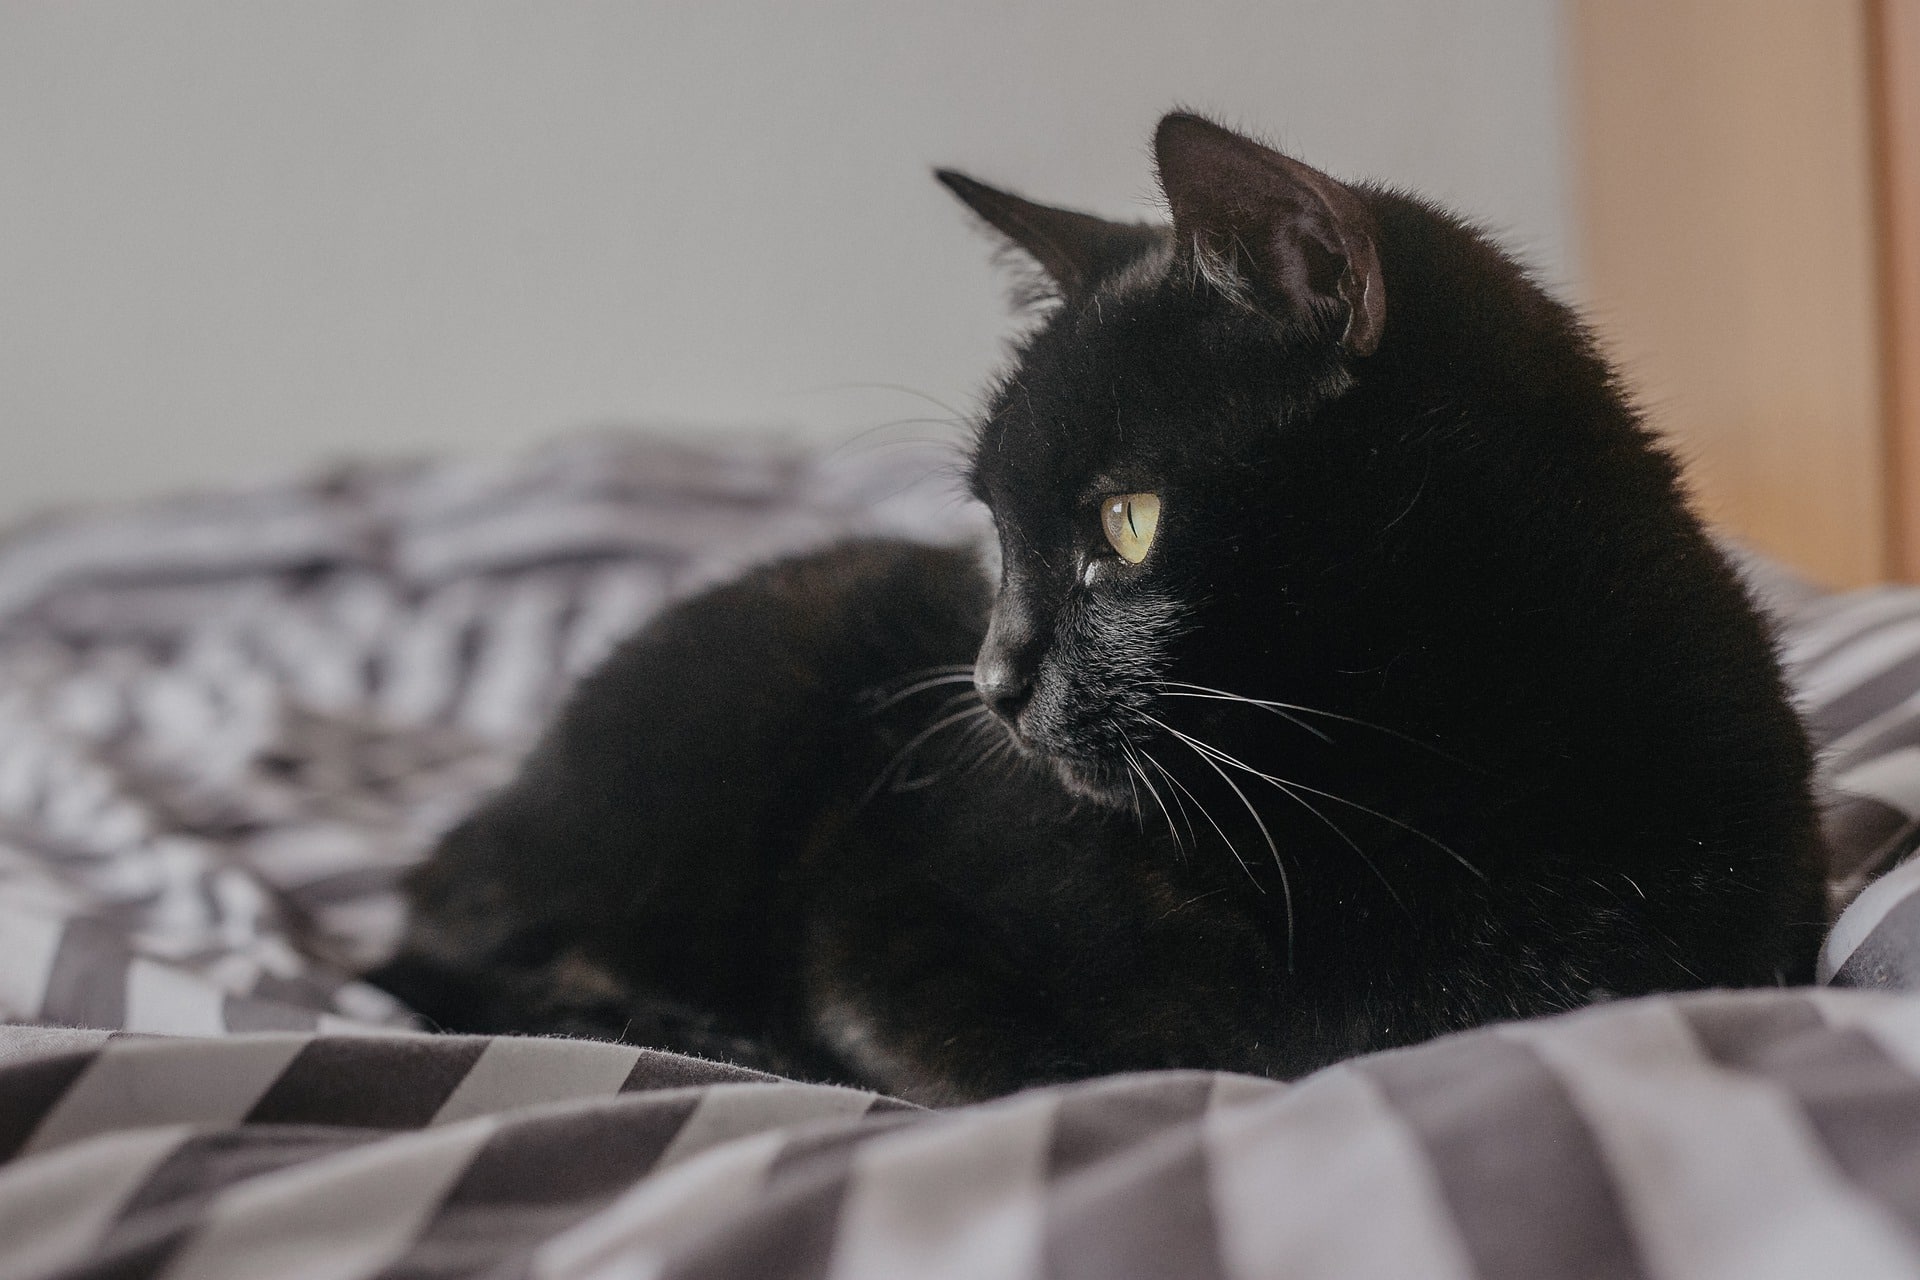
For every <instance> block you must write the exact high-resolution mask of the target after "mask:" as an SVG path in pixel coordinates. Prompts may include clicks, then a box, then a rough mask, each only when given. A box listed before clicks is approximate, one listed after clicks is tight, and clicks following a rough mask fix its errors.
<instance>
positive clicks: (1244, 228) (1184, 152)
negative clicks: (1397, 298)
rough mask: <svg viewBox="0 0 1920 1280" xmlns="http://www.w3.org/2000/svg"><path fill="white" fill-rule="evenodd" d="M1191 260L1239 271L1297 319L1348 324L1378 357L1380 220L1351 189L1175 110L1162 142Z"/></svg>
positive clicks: (1347, 340) (1345, 332)
mask: <svg viewBox="0 0 1920 1280" xmlns="http://www.w3.org/2000/svg"><path fill="white" fill-rule="evenodd" d="M1153 149H1154V156H1155V159H1156V160H1157V162H1158V164H1159V169H1160V186H1161V189H1162V190H1163V191H1165V192H1166V195H1167V203H1168V205H1170V206H1171V207H1172V210H1173V230H1174V237H1175V241H1176V243H1177V244H1178V245H1179V246H1180V251H1181V252H1182V253H1191V254H1194V255H1196V258H1197V259H1198V264H1199V265H1200V266H1201V268H1202V269H1203V270H1204V269H1207V268H1208V267H1209V266H1210V265H1212V264H1216V263H1225V264H1230V265H1231V266H1232V268H1233V271H1234V273H1235V274H1236V275H1237V276H1238V277H1239V278H1240V279H1243V280H1245V281H1247V282H1248V283H1250V284H1252V285H1253V286H1254V287H1255V288H1256V289H1257V290H1258V291H1259V292H1260V293H1261V294H1262V295H1263V296H1264V298H1265V299H1267V300H1271V301H1277V302H1278V303H1280V305H1281V306H1282V307H1283V308H1284V309H1285V311H1286V313H1287V317H1288V318H1289V319H1290V320H1293V321H1296V322H1299V323H1303V324H1310V323H1313V322H1314V320H1315V319H1316V318H1319V317H1324V316H1327V315H1329V314H1331V315H1334V316H1337V317H1340V322H1341V323H1342V325H1343V327H1342V330H1341V335H1340V344H1341V345H1342V346H1343V347H1345V348H1346V349H1347V351H1348V352H1350V353H1351V354H1353V355H1356V356H1364V355H1371V354H1372V353H1373V351H1374V350H1375V348H1377V347H1378V346H1379V345H1380V334H1381V331H1382V330H1383V329H1385V328H1386V323H1387V291H1386V287H1385V285H1384V284H1383V283H1382V281H1381V276H1380V253H1379V250H1378V248H1377V247H1376V246H1375V243H1374V241H1375V236H1376V231H1375V228H1374V222H1373V216H1372V214H1371V213H1370V212H1369V211H1368V209H1367V206H1366V203H1365V202H1364V201H1362V200H1361V198H1360V197H1359V195H1358V194H1357V193H1355V192H1354V191H1353V190H1352V189H1351V188H1349V187H1345V186H1342V185H1341V184H1340V183H1339V182H1336V181H1335V180H1334V179H1332V178H1329V177H1328V176H1327V175H1326V174H1324V173H1321V172H1320V171H1319V170H1318V169H1315V168H1312V167H1310V166H1308V165H1304V164H1301V163H1300V162H1299V161H1298V160H1295V159H1293V158H1292V157H1290V156H1283V155H1281V154H1280V153H1279V152H1278V151H1275V150H1273V149H1272V148H1270V147H1264V146H1262V145H1260V144H1259V143H1258V142H1255V141H1254V140H1253V139H1251V138H1245V137H1242V136H1241V135H1239V134H1237V133H1234V132H1233V131H1232V130H1230V129H1223V128H1221V127H1220V126H1219V125H1217V124H1214V123H1213V122H1212V121H1211V120H1204V119H1202V118H1201V117H1199V116H1196V115H1188V114H1186V113H1185V112H1175V113H1174V114H1173V115H1170V116H1168V117H1166V119H1164V120H1162V121H1161V122H1160V128H1159V129H1158V130H1157V131H1156V132H1155V134H1154V138H1153Z"/></svg>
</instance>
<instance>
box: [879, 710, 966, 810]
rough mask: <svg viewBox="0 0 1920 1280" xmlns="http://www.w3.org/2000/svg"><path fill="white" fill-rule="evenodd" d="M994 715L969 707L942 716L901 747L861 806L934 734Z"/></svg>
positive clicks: (882, 771)
mask: <svg viewBox="0 0 1920 1280" xmlns="http://www.w3.org/2000/svg"><path fill="white" fill-rule="evenodd" d="M949 705H951V704H949ZM992 714H993V713H992V712H991V711H989V710H988V709H987V708H986V707H985V706H977V707H967V708H965V709H963V710H960V711H956V712H954V713H953V714H952V715H948V716H942V717H941V718H940V719H938V720H936V721H934V722H933V723H932V724H930V725H928V726H927V727H926V728H924V729H922V730H921V731H920V732H919V733H916V734H914V735H913V737H911V738H909V739H908V740H907V745H906V746H904V747H901V748H900V750H899V751H898V752H896V753H895V754H894V757H893V759H892V760H890V761H888V762H887V767H886V768H884V769H882V770H881V771H880V776H879V777H877V778H875V779H874V780H873V785H872V786H870V787H868V788H867V791H866V794H865V795H863V796H861V797H860V804H861V805H865V804H866V803H867V802H868V801H870V800H872V799H873V798H874V797H875V796H877V795H879V794H880V789H881V788H882V787H884V786H885V785H886V784H887V780H888V779H889V778H891V777H892V776H893V775H894V773H895V772H896V771H898V769H899V768H900V764H901V762H902V761H904V760H905V759H907V757H909V756H910V755H912V754H913V753H914V751H916V750H918V749H919V747H920V744H921V743H923V742H925V741H927V739H929V738H931V737H933V735H934V734H936V733H939V732H940V731H941V730H942V729H946V728H949V727H951V726H953V725H956V724H959V723H960V722H961V721H963V720H971V719H975V718H977V717H979V716H986V715H992Z"/></svg>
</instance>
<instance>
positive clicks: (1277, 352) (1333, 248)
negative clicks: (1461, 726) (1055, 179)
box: [940, 114, 1605, 804]
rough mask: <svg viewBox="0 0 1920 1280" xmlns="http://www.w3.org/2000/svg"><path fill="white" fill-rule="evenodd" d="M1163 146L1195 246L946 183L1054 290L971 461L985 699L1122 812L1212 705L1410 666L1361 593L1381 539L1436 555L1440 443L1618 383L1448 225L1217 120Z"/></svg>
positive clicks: (1171, 127)
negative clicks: (1575, 374)
mask: <svg viewBox="0 0 1920 1280" xmlns="http://www.w3.org/2000/svg"><path fill="white" fill-rule="evenodd" d="M1154 144H1155V152H1156V159H1157V162H1158V170H1159V178H1160V184H1161V188H1162V190H1163V192H1164V194H1165V197H1166V201H1167V204H1168V206H1169V208H1170V211H1171V213H1172V224H1171V226H1152V225H1144V224H1137V223H1115V222H1108V221H1104V220H1102V219H1099V218H1095V217H1092V216H1090V215H1087V214H1082V213H1076V212H1070V211H1067V210H1063V209H1054V208H1048V207H1045V206H1042V205H1038V204H1034V203H1032V202H1030V201H1027V200H1024V199H1022V198H1020V197H1018V196H1014V195H1011V194H1009V193H1006V192H1002V191H998V190H995V189H994V188H991V187H988V186H985V185H983V184H981V183H978V182H976V181H974V180H972V179H970V178H966V177H963V176H961V175H958V174H953V173H946V172H943V173H941V174H940V177H941V180H942V181H943V182H945V183H946V184H947V185H948V186H949V187H950V188H951V189H952V190H953V191H954V192H955V193H956V194H957V195H958V196H959V197H960V198H961V199H962V200H963V201H965V202H966V203H967V204H968V205H969V206H970V207H971V208H972V209H973V210H974V211H975V212H976V213H978V214H979V215H980V216H981V217H982V218H983V219H984V220H985V221H986V222H987V223H989V224H990V225H991V226H992V227H993V228H994V229H996V230H997V231H998V232H999V233H1000V234H1001V235H1003V236H1004V237H1005V238H1006V240H1007V241H1008V242H1009V243H1010V245H1011V246H1012V247H1013V248H1015V249H1017V250H1019V251H1021V252H1023V253H1024V254H1026V255H1027V256H1028V257H1030V258H1031V259H1032V261H1033V263H1034V264H1035V265H1037V267H1038V268H1039V269H1040V270H1041V271H1042V272H1043V273H1044V276H1045V279H1046V280H1047V281H1048V282H1049V283H1050V285H1051V289H1052V292H1053V294H1054V295H1055V296H1054V299H1053V301H1052V302H1051V303H1050V304H1049V309H1047V310H1045V311H1043V312H1041V314H1040V316H1039V319H1038V322H1037V323H1036V324H1035V326H1034V328H1033V329H1032V331H1031V332H1030V333H1028V334H1027V335H1026V337H1025V338H1024V339H1023V340H1022V342H1021V343H1020V345H1019V348H1018V350H1017V351H1016V353H1015V358H1014V361H1013V363H1012V366H1011V368H1010V369H1009V371H1008V372H1007V373H1006V374H1005V375H1004V377H1003V378H1002V379H1001V380H1000V382H999V383H998V385H997V386H996V388H995V389H994V390H993V391H992V393H991V395H990V397H989V399H988V401H987V403H986V406H985V410H984V413H983V415H982V418H981V421H980V427H979V432H978V437H977V440H976V443H975V447H974V451H973V457H972V464H971V475H970V479H971V486H972V489H973V492H974V493H975V494H976V495H977V496H978V497H979V498H980V499H981V500H982V501H983V502H985V503H986V504H987V506H988V507H989V508H991V510H992V512H993V515H994V519H995V522H996V525H997V527H998V534H999V543H1000V550H1001V562H1002V577H1001V581H1000V583H999V586H998V593H997V596H996V599H995V603H994V607H993V613H992V621H991V625H990V627H989V630H988V633H987V636H986V639H985V642H984V643H983V645H982V647H981V649H980V652H979V656H978V661H977V665H976V686H977V688H978V690H979V692H980V694H981V696H982V698H983V699H984V700H985V701H986V703H987V704H988V705H989V706H990V707H991V708H992V709H993V710H994V712H995V713H996V714H997V715H998V717H999V718H1000V720H1001V721H1002V722H1004V724H1005V725H1006V726H1007V727H1008V729H1009V730H1010V731H1011V733H1012V734H1013V736H1014V738H1015V740H1016V741H1017V742H1018V743H1019V744H1020V745H1021V746H1022V748H1024V749H1025V750H1026V751H1027V753H1028V754H1030V755H1031V756H1034V757H1036V758H1039V759H1043V760H1045V761H1047V762H1048V763H1049V764H1050V765H1051V766H1052V767H1053V769H1054V770H1055V772H1056V773H1057V774H1058V775H1059V776H1060V777H1061V779H1062V780H1063V781H1064V782H1065V783H1066V784H1067V785H1068V786H1069V787H1070V788H1071V789H1073V790H1075V791H1076V792H1078V793H1080V794H1082V795H1084V796H1087V797H1090V798H1093V799H1096V800H1099V801H1102V802H1105V803H1111V804H1123V803H1126V802H1127V801H1128V798H1129V796H1130V792H1131V786H1132V784H1131V779H1130V775H1134V774H1136V773H1137V772H1138V769H1139V762H1138V754H1137V752H1136V750H1135V749H1136V748H1138V747H1140V746H1143V745H1146V744H1149V743H1154V742H1158V741H1160V740H1162V739H1164V738H1165V737H1166V735H1168V734H1170V733H1172V732H1173V725H1170V724H1169V723H1168V721H1169V720H1170V719H1172V720H1174V721H1175V723H1177V722H1178V720H1179V716H1180V713H1182V712H1186V711H1189V710H1191V709H1193V707H1194V706H1195V705H1196V704H1195V702H1194V700H1193V695H1194V694H1196V693H1201V692H1203V691H1204V690H1206V689H1216V690H1224V691H1226V692H1229V693H1234V694H1240V695H1246V696H1252V697H1260V698H1267V699H1276V698H1285V697H1288V696H1289V695H1294V696H1296V697H1298V698H1302V699H1304V698H1308V697H1318V698H1320V699H1321V700H1322V701H1323V702H1326V701H1339V700H1340V699H1341V697H1342V696H1343V695H1342V694H1341V693H1340V692H1339V691H1332V690H1329V689H1326V688H1318V689H1315V688H1312V687H1310V686H1312V685H1313V684H1314V682H1315V681H1323V680H1324V679H1325V678H1329V677H1328V670H1329V663H1330V662H1331V661H1336V660H1337V661H1349V662H1350V664H1360V665H1362V666H1364V665H1365V664H1367V663H1370V662H1376V661H1386V660H1387V659H1390V658H1391V657H1392V655H1391V654H1376V653H1374V652H1372V650H1373V649H1375V648H1378V647H1379V646H1381V645H1387V644H1392V643H1397V641H1396V640H1394V638H1393V637H1392V636H1391V635H1389V634H1386V633H1389V632H1391V631H1392V630H1393V625H1392V624H1389V625H1386V626H1384V627H1381V628H1376V629H1375V630H1376V631H1378V632H1380V633H1381V634H1375V635H1370V636H1369V635H1354V634H1352V632H1353V631H1354V630H1355V629H1356V628H1357V627H1359V628H1363V627H1364V625H1365V624H1363V623H1360V622H1357V621H1356V618H1358V617H1359V614H1358V613H1356V612H1355V610H1356V609H1360V608H1361V604H1362V603H1364V602H1361V603H1356V601H1357V597H1358V596H1362V595H1364V594H1365V583H1364V582H1362V581H1360V579H1363V578H1366V577H1367V576H1368V575H1373V576H1374V577H1375V578H1377V577H1378V576H1379V573H1380V568H1379V565H1378V563H1376V558H1377V556H1378V555H1379V554H1380V551H1381V548H1382V547H1385V546H1388V545H1389V544H1393V545H1403V544H1405V542H1406V540H1407V539H1408V538H1409V537H1411V538H1413V539H1415V540H1417V539H1419V538H1420V537H1421V536H1423V535H1422V533H1421V528H1422V521H1423V520H1424V518H1425V514H1426V513H1425V512H1424V511H1416V510H1414V509H1415V508H1418V507H1419V505H1420V490H1421V488H1422V487H1423V486H1424V485H1425V484H1426V483H1427V480H1428V479H1429V478H1431V475H1432V473H1433V469H1434V465H1435V463H1434V458H1435V453H1434V447H1435V446H1433V444H1432V441H1431V440H1429V441H1428V444H1427V445H1426V446H1422V445H1421V444H1420V443H1419V441H1421V440H1422V439H1423V436H1422V433H1423V432H1426V433H1428V435H1429V436H1431V434H1432V426H1433V424H1434V423H1435V422H1438V421H1439V420H1440V418H1441V417H1446V415H1448V414H1449V413H1452V412H1454V411H1456V410H1459V409H1461V408H1462V406H1463V405H1467V402H1473V401H1476V400H1477V401H1481V402H1485V403H1487V404H1497V403H1498V402H1499V401H1501V399H1502V398H1503V397H1511V396H1515V395H1517V396H1523V397H1524V396H1529V395H1538V394H1541V393H1542V388H1541V386H1540V385H1539V384H1540V382H1541V378H1540V376H1539V375H1538V373H1537V369H1539V368H1565V367H1569V366H1568V362H1569V361H1571V362H1572V364H1573V365H1577V366H1579V367H1580V368H1581V369H1583V370H1585V373H1584V374H1583V375H1582V378H1583V380H1584V381H1592V380H1594V379H1598V380H1600V381H1601V382H1604V379H1605V373H1604V370H1603V368H1602V367H1601V366H1599V365H1598V364H1597V363H1595V362H1594V361H1592V360H1591V358H1590V357H1589V356H1588V354H1587V352H1586V348H1585V345H1584V343H1585V340H1584V338H1582V337H1581V336H1580V334H1579V332H1578V328H1577V325H1575V324H1574V323H1573V322H1572V321H1571V319H1570V317H1568V316H1567V315H1566V313H1565V312H1564V311H1563V310H1562V309H1561V308H1559V307H1558V306H1557V305H1556V304H1553V303H1551V302H1550V301H1548V300H1547V299H1546V298H1545V297H1544V295H1542V294H1541V293H1540V292H1539V291H1538V290H1537V289H1535V288H1534V287H1533V286H1532V285H1531V284H1530V283H1528V282H1527V281H1526V280H1525V278H1524V275H1523V274H1522V273H1521V272H1520V271H1519V270H1518V269H1517V268H1516V267H1514V266H1513V264H1512V263H1510V262H1509V261H1508V260H1507V259H1505V258H1504V257H1502V256H1501V255H1500V254H1499V252H1498V251H1497V250H1495V249H1493V248H1492V247H1491V246H1490V245H1489V244H1487V243H1486V242H1485V241H1484V240H1483V239H1481V238H1480V237H1478V236H1477V235H1475V234H1474V233H1473V232H1472V231H1470V230H1469V229H1467V228H1465V227H1464V226H1463V225H1462V224H1460V223H1459V222H1457V221H1455V220H1453V219H1451V218H1449V217H1447V216H1446V215H1444V214H1441V213H1439V212H1437V211H1435V210H1433V209H1431V208H1430V207H1428V206H1425V205H1423V204H1420V203H1419V202H1417V201H1413V200H1409V199H1406V198H1403V197H1399V196H1395V195H1392V194H1390V193H1385V192H1381V191H1378V190H1373V189H1369V188H1360V187H1353V186H1348V185H1345V184H1343V183H1341V182H1338V181H1336V180H1334V179H1333V178H1331V177H1328V176H1327V175H1326V174H1324V173H1321V172H1319V171H1318V170H1315V169H1313V168H1310V167H1308V166H1307V165H1305V164H1302V163H1300V162H1299V161H1297V160H1294V159H1292V158H1290V157H1287V156H1285V155H1282V154H1280V153H1279V152H1277V151H1274V150H1272V149H1270V148H1268V147H1266V146H1263V145H1261V144H1260V143H1258V142H1255V141H1253V140H1252V139H1249V138H1246V137H1243V136H1241V135H1239V134H1236V133H1234V132H1232V131H1230V130H1227V129H1224V128H1222V127H1220V126H1218V125H1215V124H1212V123H1210V122H1208V121H1206V120H1203V119H1201V118H1199V117H1197V116H1193V115H1187V114H1175V115H1170V116H1168V117H1167V118H1166V119H1165V120H1163V121H1162V122H1161V124H1160V127H1159V129H1158V132H1157V134H1156V136H1155V139H1154ZM1436 281H1437V283H1436ZM1542 344H1544V348H1543V345H1542ZM1509 366H1518V367H1521V371H1520V374H1519V375H1518V376H1517V377H1510V376H1509V373H1508V372H1507V370H1508V368H1509ZM1549 381H1550V379H1549ZM1468 407H1469V408H1471V406H1470V405H1468ZM1436 415H1439V416H1436ZM1447 420H1448V421H1452V418H1447ZM1423 423H1424V424H1426V425H1424V426H1423ZM1447 447H1450V446H1447ZM1441 470H1442V471H1446V470H1447V468H1446V466H1445V465H1442V467H1441ZM1467 500H1469V501H1471V500H1472V499H1471V497H1470V496H1469V497H1468V499H1467ZM1396 515H1397V516H1398V519H1396ZM1383 531H1385V532H1383ZM1389 534H1391V536H1388V535H1389ZM1408 556H1411V559H1408V558H1407V557H1406V556H1403V557H1402V558H1401V565H1402V568H1403V569H1406V568H1409V567H1410V566H1411V567H1412V572H1414V573H1416V574H1418V573H1419V572H1422V571H1421V570H1420V569H1418V568H1417V566H1415V562H1416V561H1417V560H1418V556H1419V552H1418V549H1417V548H1416V549H1415V550H1413V551H1410V552H1409V553H1408ZM1412 589H1413V590H1414V591H1415V593H1416V594H1417V591H1418V589H1419V585H1418V584H1417V583H1416V584H1414V587H1413V588H1412ZM1387 594H1389V595H1391V592H1389V593H1387ZM1368 607H1374V608H1385V609H1388V610H1391V609H1392V608H1394V607H1395V606H1394V605H1393V602H1392V601H1391V600H1388V601H1387V602H1386V603H1385V604H1384V605H1382V604H1381V603H1380V602H1379V601H1374V602H1373V603H1372V605H1370V606H1368ZM1175 690H1178V692H1179V694H1182V695H1185V696H1186V698H1187V699H1188V700H1187V701H1185V702H1181V703H1178V704H1176V703H1175V702H1173V700H1172V696H1170V695H1173V694H1174V691H1175Z"/></svg>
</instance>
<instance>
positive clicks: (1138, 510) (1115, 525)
mask: <svg viewBox="0 0 1920 1280" xmlns="http://www.w3.org/2000/svg"><path fill="white" fill-rule="evenodd" d="M1100 527H1101V528H1102V529H1103V530H1105V531H1106V535H1107V541H1108V542H1109V543H1111V544H1112V545H1113V549H1114V551H1115V552H1116V553H1117V554H1118V555H1119V557H1120V558H1121V559H1122V560H1125V561H1126V562H1127V563H1128V564H1139V563H1140V562H1141V561H1142V560H1145V559H1146V558H1147V548H1149V547H1151V546H1152V545H1153V531H1154V530H1155V529H1157V528H1159V527H1160V495H1159V494H1157V493H1123V494H1120V495H1119V496H1118V497H1113V498H1102V499H1101V500H1100Z"/></svg>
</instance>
